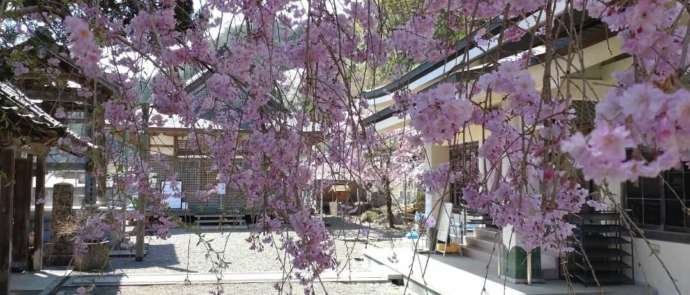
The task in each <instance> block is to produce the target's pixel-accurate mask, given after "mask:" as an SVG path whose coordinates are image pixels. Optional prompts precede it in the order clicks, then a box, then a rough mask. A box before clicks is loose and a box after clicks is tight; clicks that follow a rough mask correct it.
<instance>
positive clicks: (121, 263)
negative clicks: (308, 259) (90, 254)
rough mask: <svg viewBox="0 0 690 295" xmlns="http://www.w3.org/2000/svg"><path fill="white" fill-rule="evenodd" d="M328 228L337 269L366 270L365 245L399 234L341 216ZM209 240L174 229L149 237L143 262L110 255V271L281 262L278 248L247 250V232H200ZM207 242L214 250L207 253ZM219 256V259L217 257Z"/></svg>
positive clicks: (269, 267)
mask: <svg viewBox="0 0 690 295" xmlns="http://www.w3.org/2000/svg"><path fill="white" fill-rule="evenodd" d="M327 223H329V224H330V227H329V230H330V231H331V233H332V234H333V236H334V237H335V249H336V254H337V255H336V256H337V259H338V262H339V263H340V266H339V268H340V269H342V268H345V269H347V270H351V271H367V270H369V266H368V262H367V261H366V260H365V259H363V258H364V256H363V251H364V250H365V247H391V243H392V242H391V241H392V240H391V238H398V237H400V236H401V235H402V233H401V232H400V231H397V230H392V231H391V230H383V229H371V230H368V234H369V239H368V243H365V240H367V239H366V238H365V237H366V234H367V230H366V229H363V227H360V226H358V225H355V224H351V223H347V222H344V221H343V220H342V219H327ZM201 235H202V236H203V238H204V239H205V240H207V241H209V242H208V244H206V243H203V242H202V243H201V244H198V245H197V243H199V240H200V239H199V235H197V234H196V233H190V232H189V231H187V230H183V229H177V230H174V232H173V234H172V236H171V237H170V238H168V239H166V240H162V239H154V238H152V239H150V240H148V243H149V250H148V254H147V255H146V257H145V258H144V261H141V262H136V261H134V259H133V258H131V257H126V258H113V259H112V260H111V267H110V269H109V271H110V272H111V273H131V274H135V273H136V274H140V273H156V274H165V273H180V272H182V273H185V272H187V271H189V272H192V273H207V272H210V271H211V270H212V269H213V268H214V264H215V265H217V263H218V262H219V261H220V259H223V260H224V261H226V262H227V263H228V264H227V265H226V267H227V268H226V269H225V270H224V272H264V271H280V269H281V263H280V262H279V261H278V260H277V257H281V258H283V257H284V253H283V252H282V251H281V250H277V249H275V248H271V247H268V248H266V249H264V251H256V250H250V244H249V243H248V242H247V241H246V239H247V238H248V237H249V236H250V233H249V232H248V231H246V230H245V231H232V232H225V233H219V232H205V233H202V234H201ZM207 245H210V246H211V248H212V249H213V250H214V251H217V255H216V254H210V255H209V253H215V252H209V248H208V246H207ZM219 258H220V259H219ZM214 262H215V263H214Z"/></svg>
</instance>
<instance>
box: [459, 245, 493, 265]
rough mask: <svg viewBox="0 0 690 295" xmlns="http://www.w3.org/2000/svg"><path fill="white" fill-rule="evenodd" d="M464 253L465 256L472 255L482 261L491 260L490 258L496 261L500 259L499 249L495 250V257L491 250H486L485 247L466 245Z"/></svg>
mask: <svg viewBox="0 0 690 295" xmlns="http://www.w3.org/2000/svg"><path fill="white" fill-rule="evenodd" d="M462 254H463V255H464V256H467V257H471V258H474V259H477V260H481V261H489V258H491V261H492V262H495V261H496V259H498V255H499V251H498V249H496V252H494V255H493V257H491V250H489V251H485V250H484V249H480V248H474V247H465V248H463V249H462Z"/></svg>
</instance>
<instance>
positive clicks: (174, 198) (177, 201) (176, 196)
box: [163, 181, 182, 209]
mask: <svg viewBox="0 0 690 295" xmlns="http://www.w3.org/2000/svg"><path fill="white" fill-rule="evenodd" d="M163 198H164V199H165V202H166V203H168V206H169V207H170V208H171V209H182V182H181V181H176V182H175V186H174V187H173V184H172V182H171V181H163Z"/></svg>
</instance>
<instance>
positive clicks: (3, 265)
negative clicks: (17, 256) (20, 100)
mask: <svg viewBox="0 0 690 295" xmlns="http://www.w3.org/2000/svg"><path fill="white" fill-rule="evenodd" d="M0 172H1V174H0V176H2V177H0V183H1V185H2V189H1V190H0V294H9V293H10V266H11V264H12V211H13V210H12V208H14V207H13V205H12V199H13V196H14V148H11V147H6V148H3V149H2V151H1V152H0Z"/></svg>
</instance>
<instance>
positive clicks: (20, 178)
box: [12, 155, 33, 272]
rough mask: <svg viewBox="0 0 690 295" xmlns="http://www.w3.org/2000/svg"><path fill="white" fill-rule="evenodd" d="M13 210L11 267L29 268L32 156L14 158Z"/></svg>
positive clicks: (18, 270) (21, 269) (16, 268)
mask: <svg viewBox="0 0 690 295" xmlns="http://www.w3.org/2000/svg"><path fill="white" fill-rule="evenodd" d="M14 165H15V175H14V179H15V182H14V201H13V202H14V203H13V206H14V212H13V219H14V220H13V221H14V224H13V229H12V269H13V270H14V271H17V272H21V271H25V270H27V269H29V220H30V218H31V187H32V180H33V175H32V174H33V171H32V170H33V156H32V155H29V156H28V157H26V158H18V159H15V164H14Z"/></svg>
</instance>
